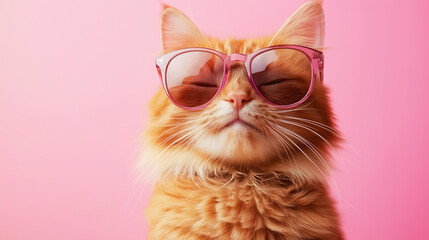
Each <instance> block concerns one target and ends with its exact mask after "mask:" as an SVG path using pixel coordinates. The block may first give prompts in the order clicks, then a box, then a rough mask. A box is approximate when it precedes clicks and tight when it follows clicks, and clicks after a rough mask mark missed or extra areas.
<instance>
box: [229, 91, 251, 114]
mask: <svg viewBox="0 0 429 240" xmlns="http://www.w3.org/2000/svg"><path fill="white" fill-rule="evenodd" d="M224 100H225V101H228V102H230V103H232V105H233V106H234V108H235V109H237V111H239V110H240V109H242V108H243V106H244V105H245V104H246V103H248V102H249V101H250V97H249V95H248V94H246V93H243V92H232V93H229V94H228V95H227V96H226V97H225V99H224Z"/></svg>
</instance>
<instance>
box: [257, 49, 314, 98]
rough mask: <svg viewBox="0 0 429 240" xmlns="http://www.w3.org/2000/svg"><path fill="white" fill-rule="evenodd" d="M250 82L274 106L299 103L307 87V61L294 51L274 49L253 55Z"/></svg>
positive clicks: (303, 56) (310, 72) (299, 52)
mask: <svg viewBox="0 0 429 240" xmlns="http://www.w3.org/2000/svg"><path fill="white" fill-rule="evenodd" d="M251 72H252V77H253V81H254V82H255V85H256V87H257V88H258V90H259V92H260V93H261V95H262V96H263V97H264V98H265V99H266V100H268V101H269V102H271V103H273V104H275V105H281V106H288V105H293V104H295V103H298V102H300V101H301V100H303V99H304V98H305V97H306V96H307V94H308V92H309V90H310V87H311V81H312V69H311V62H310V60H309V58H308V57H307V55H306V54H304V53H303V52H301V51H298V50H294V49H274V50H269V51H266V52H263V53H261V54H259V55H257V56H256V57H255V58H254V59H253V60H252V63H251Z"/></svg>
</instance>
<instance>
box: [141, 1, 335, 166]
mask: <svg viewBox="0 0 429 240" xmlns="http://www.w3.org/2000/svg"><path fill="white" fill-rule="evenodd" d="M162 33H163V47H164V52H165V53H167V52H171V51H173V50H177V49H182V48H187V47H205V48H211V49H214V50H217V51H219V52H222V53H225V54H232V53H241V54H250V53H252V52H254V51H256V50H258V49H262V48H265V47H268V46H272V45H279V44H295V45H302V46H306V47H311V48H315V49H321V48H322V47H323V37H324V36H323V34H324V20H323V11H322V8H321V6H320V4H319V3H318V2H310V3H308V4H306V5H304V6H303V7H301V8H300V9H299V10H298V11H297V12H296V13H295V14H294V15H293V16H292V17H291V18H289V20H288V21H287V22H286V23H285V25H283V26H282V28H281V29H280V30H279V31H278V32H277V33H276V34H275V35H273V36H270V37H264V38H258V39H246V40H235V39H226V40H218V39H213V38H209V37H206V36H205V35H203V34H202V33H201V32H200V31H199V30H198V29H197V28H196V26H195V25H194V24H193V23H192V22H191V21H190V20H189V19H188V18H187V17H185V16H184V15H183V14H182V13H180V12H179V11H178V10H176V9H174V8H170V7H168V8H165V9H164V11H163V14H162ZM297 71H298V70H297ZM151 113H152V119H151V123H150V126H149V128H148V131H147V135H148V136H149V139H150V141H152V144H154V146H157V147H158V148H159V149H162V151H179V152H180V151H185V152H192V153H194V154H195V155H197V156H201V157H202V158H201V159H205V160H206V161H213V162H217V163H221V164H228V165H238V166H264V165H269V164H271V163H275V162H282V163H285V162H286V164H289V163H290V164H292V163H294V164H296V163H297V162H299V161H300V160H299V159H301V158H303V156H304V157H305V156H311V157H314V156H317V153H322V152H323V151H325V149H326V147H327V146H329V145H330V144H333V143H334V142H335V141H336V139H337V136H336V134H335V130H334V129H333V127H334V126H333V122H332V114H331V110H330V106H329V103H328V98H327V90H326V89H325V87H324V86H323V84H322V83H321V82H320V81H316V83H315V85H314V88H313V91H312V93H311V95H310V96H309V98H308V99H307V100H306V101H305V102H303V103H302V104H300V105H298V106H297V107H293V108H290V109H282V108H279V107H276V106H273V105H271V104H269V103H267V102H266V101H265V100H263V99H262V98H261V97H260V96H259V95H258V94H257V93H256V92H255V90H254V89H253V88H252V86H251V84H250V83H249V79H248V75H247V72H246V69H245V67H244V65H243V64H242V63H240V62H234V63H232V65H231V68H230V69H229V72H228V76H227V82H226V85H225V87H224V88H223V89H222V90H221V91H220V92H219V94H218V95H217V96H216V97H215V98H214V100H213V101H211V102H210V104H208V105H207V106H206V107H204V108H202V109H199V110H185V109H182V108H179V107H177V106H176V105H174V104H173V103H172V102H171V101H170V99H169V98H168V97H167V95H166V94H165V93H164V91H163V90H160V91H159V92H158V93H157V94H156V95H155V97H154V98H153V100H152V102H151ZM183 161H186V160H183ZM304 162H307V163H308V161H304ZM193 164H194V163H193ZM316 165H319V164H318V163H316Z"/></svg>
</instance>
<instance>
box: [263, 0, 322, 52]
mask: <svg viewBox="0 0 429 240" xmlns="http://www.w3.org/2000/svg"><path fill="white" fill-rule="evenodd" d="M324 39H325V16H324V14H323V8H322V3H321V1H310V2H307V3H305V4H303V5H302V6H301V7H300V8H299V9H298V10H296V11H295V13H294V14H293V15H292V16H291V17H289V19H288V20H287V21H286V22H285V23H284V24H283V26H282V27H281V28H280V29H279V30H278V31H277V33H276V34H275V35H274V37H273V39H272V40H271V42H270V45H271V46H272V45H280V44H294V45H301V46H306V47H310V48H314V49H318V50H322V49H323V44H324Z"/></svg>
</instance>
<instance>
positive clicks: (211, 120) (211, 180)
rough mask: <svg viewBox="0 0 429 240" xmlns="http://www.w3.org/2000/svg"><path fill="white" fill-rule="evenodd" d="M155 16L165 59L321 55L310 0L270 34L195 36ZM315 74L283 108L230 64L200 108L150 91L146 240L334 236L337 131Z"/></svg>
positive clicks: (168, 10) (175, 14) (188, 25)
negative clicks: (301, 97)
mask: <svg viewBox="0 0 429 240" xmlns="http://www.w3.org/2000/svg"><path fill="white" fill-rule="evenodd" d="M161 19H162V21H161V26H162V45H163V50H164V53H165V54H166V53H169V52H172V51H175V50H179V49H184V48H195V47H201V48H209V49H213V50H216V51H218V52H221V53H223V54H235V53H240V54H251V53H253V52H255V51H257V50H259V49H263V48H266V47H268V46H275V45H283V44H291V45H300V46H304V47H308V48H312V49H316V50H320V51H321V50H322V49H323V41H324V14H323V9H322V6H321V3H320V2H318V1H310V2H308V3H306V4H304V5H302V6H301V7H300V8H299V9H298V10H297V11H296V12H295V13H294V14H293V15H292V16H291V17H290V18H289V19H288V20H287V21H286V23H285V24H284V25H283V26H282V27H281V28H280V29H279V30H278V31H277V32H276V33H275V34H274V35H272V36H268V37H261V38H257V39H240V40H237V39H225V40H219V39H216V38H212V37H208V36H205V35H204V34H202V33H201V32H200V31H199V29H198V28H197V27H196V26H195V25H194V24H193V23H192V22H191V21H190V20H189V19H188V18H187V17H186V16H185V15H184V14H182V13H181V12H180V11H178V10H177V9H175V8H172V7H169V6H165V8H164V10H163V12H162V16H161ZM237 56H238V55H237ZM282 61H283V60H282V59H280V60H278V62H279V64H280V65H281V64H283V62H282ZM185 64H186V62H185ZM285 64H289V63H285ZM320 64H323V63H320ZM292 69H293V68H292ZM247 70H248V69H247ZM183 71H184V70H183ZM296 71H297V70H296ZM206 74H207V73H206ZM253 78H255V76H253ZM317 78H318V79H317V80H316V81H315V82H314V86H313V87H312V90H311V94H310V95H309V96H308V98H306V99H305V101H303V102H302V103H300V104H299V105H297V106H294V107H290V108H279V107H276V106H275V105H273V104H270V103H269V102H267V101H266V100H264V99H263V98H262V97H261V96H260V94H258V93H256V91H255V88H254V86H252V85H251V84H250V81H249V77H248V72H247V71H246V68H245V67H244V65H243V64H242V63H239V62H234V63H232V64H231V68H230V69H229V71H228V74H227V76H226V84H225V86H224V87H223V88H221V90H220V91H219V92H218V93H217V95H216V96H215V97H214V98H213V99H212V100H211V101H210V102H209V103H208V104H207V105H206V106H204V107H203V108H199V109H196V110H195V109H191V110H189V109H184V108H181V107H178V106H176V105H175V104H174V103H173V102H172V101H171V100H170V99H169V97H168V96H167V94H166V93H165V92H164V90H163V89H160V90H159V92H158V93H157V94H156V95H155V96H154V97H153V99H152V101H151V103H150V113H151V118H150V123H149V126H148V128H147V130H146V132H145V137H146V149H145V152H144V154H145V156H144V161H145V162H146V165H148V166H149V167H150V168H151V169H152V172H151V174H152V177H154V178H155V181H156V184H155V187H154V193H153V196H152V198H151V200H150V204H149V206H148V209H147V210H146V214H147V218H148V220H149V225H150V231H149V239H161V240H167V239H174V240H177V239H189V240H190V239H237V240H239V239H243V240H250V239H261V240H262V239H277V240H279V239H288V240H293V239H308V240H309V239H319V240H322V239H330V240H337V239H338V240H340V239H343V234H342V231H341V229H340V226H339V218H338V214H337V212H336V210H335V208H334V203H333V201H332V200H331V198H330V196H329V194H328V189H327V188H328V186H327V180H326V175H328V174H329V173H330V171H331V170H330V162H329V161H328V158H329V150H330V149H332V148H334V147H336V146H337V145H338V142H339V141H340V140H341V137H340V136H341V135H340V133H339V132H338V131H337V130H336V129H335V123H334V117H333V113H332V110H331V107H330V104H329V99H328V90H327V88H326V87H325V86H324V85H323V83H322V81H321V78H322V75H321V74H319V75H318V77H317ZM293 81H295V80H292V83H288V84H292V85H293V84H295V83H293ZM273 84H277V82H274V83H273ZM262 85H263V84H262ZM268 85H269V84H267V86H268ZM274 86H276V87H275V89H278V88H280V87H279V85H274ZM288 86H289V85H288ZM293 86H296V89H297V90H299V88H300V86H301V85H299V84H298V85H296V84H295V85H293ZM197 87H199V88H202V87H207V86H204V85H203V86H197ZM209 87H211V86H209ZM261 88H262V87H261ZM196 89H198V88H196ZM261 91H262V90H261ZM271 91H273V90H271ZM267 95H268V94H267ZM202 97H203V95H201V94H200V95H199V94H194V95H192V98H194V99H195V100H198V101H199V100H200V99H199V98H202ZM281 97H286V98H287V96H284V95H282V96H281ZM198 101H197V102H198ZM273 101H274V100H273ZM237 119H239V120H238V121H237ZM240 119H242V120H240Z"/></svg>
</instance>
